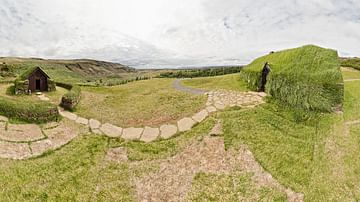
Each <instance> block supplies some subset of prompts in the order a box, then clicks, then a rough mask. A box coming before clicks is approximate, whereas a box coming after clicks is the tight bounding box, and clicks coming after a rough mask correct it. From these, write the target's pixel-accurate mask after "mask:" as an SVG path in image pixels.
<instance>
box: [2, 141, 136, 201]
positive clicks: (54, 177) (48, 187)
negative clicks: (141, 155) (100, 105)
mask: <svg viewBox="0 0 360 202" xmlns="http://www.w3.org/2000/svg"><path fill="white" fill-rule="evenodd" d="M106 148H107V139H106V138H104V137H99V136H96V137H95V136H81V137H79V138H77V139H76V140H74V141H73V142H72V143H71V144H69V145H67V146H65V147H64V148H63V149H61V150H58V151H55V152H50V153H48V154H46V155H45V156H43V157H41V158H36V159H31V160H26V161H11V160H0V162H1V163H0V189H1V190H2V191H1V192H0V198H1V200H2V201H59V200H60V201H90V200H94V199H101V198H103V199H104V198H106V199H107V200H111V199H113V200H120V201H132V200H133V198H132V189H131V186H130V181H129V177H130V172H131V171H130V170H129V167H128V166H127V165H124V164H113V163H110V162H105V161H104V160H103V158H104V152H105V150H106ZM104 188H107V189H106V190H103V189H104ZM114 190H116V191H114Z"/></svg>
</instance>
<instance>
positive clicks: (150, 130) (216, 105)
mask: <svg viewBox="0 0 360 202" xmlns="http://www.w3.org/2000/svg"><path fill="white" fill-rule="evenodd" d="M186 92H188V90H186ZM196 93H198V92H196ZM205 94H206V95H207V96H208V100H207V102H206V106H205V108H204V109H202V110H201V111H199V112H197V113H195V114H194V115H193V116H191V117H184V118H182V119H180V120H178V121H177V123H176V124H170V123H166V124H163V125H161V126H159V127H151V126H145V127H130V128H123V127H121V126H116V125H113V124H110V123H101V122H100V121H98V120H96V119H86V118H83V117H80V116H78V115H76V114H75V113H72V112H68V111H65V110H64V109H62V108H59V111H60V115H61V116H63V117H65V118H67V119H70V120H72V121H75V122H76V123H79V124H82V125H85V126H87V127H89V128H90V130H91V131H92V132H93V133H95V134H103V135H106V136H108V137H112V138H123V139H125V140H140V141H143V142H152V141H155V140H157V139H168V138H170V137H172V136H174V135H175V134H177V133H179V132H185V131H189V130H191V128H192V127H193V126H195V125H196V124H198V123H200V122H202V121H203V120H205V119H206V118H207V117H208V116H209V114H211V113H213V112H216V111H218V110H224V109H225V108H227V107H234V106H239V107H244V108H251V107H255V106H257V105H259V104H262V103H264V102H265V101H264V100H263V98H264V97H265V96H266V94H265V93H261V92H260V93H258V92H237V91H229V90H220V91H210V92H205Z"/></svg>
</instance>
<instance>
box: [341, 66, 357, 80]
mask: <svg viewBox="0 0 360 202" xmlns="http://www.w3.org/2000/svg"><path fill="white" fill-rule="evenodd" d="M342 70H343V71H342V74H343V78H344V80H346V79H360V71H359V70H356V69H353V68H342Z"/></svg>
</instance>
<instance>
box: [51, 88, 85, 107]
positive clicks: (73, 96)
mask: <svg viewBox="0 0 360 202" xmlns="http://www.w3.org/2000/svg"><path fill="white" fill-rule="evenodd" d="M56 85H57V86H60V87H63V88H65V89H68V90H69V92H67V93H66V94H64V95H63V96H62V98H61V103H60V106H62V107H63V108H65V109H67V110H74V109H75V107H76V105H77V104H78V103H79V101H80V95H81V88H80V87H79V86H78V85H73V84H67V83H61V82H57V83H56Z"/></svg>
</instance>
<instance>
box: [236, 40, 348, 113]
mask: <svg viewBox="0 0 360 202" xmlns="http://www.w3.org/2000/svg"><path fill="white" fill-rule="evenodd" d="M266 62H269V63H270V66H271V73H270V74H269V76H268V83H267V84H266V92H268V93H269V94H271V95H272V96H273V97H274V98H276V99H277V100H279V101H281V102H283V103H286V104H287V105H290V106H292V107H296V108H301V109H309V110H320V111H331V110H332V109H334V107H337V106H339V105H341V103H342V100H343V85H342V84H341V83H342V82H343V80H342V75H341V71H340V63H339V60H338V54H337V52H336V51H335V50H331V49H324V48H321V47H318V46H313V45H307V46H302V47H299V48H294V49H289V50H284V51H279V52H275V53H270V54H268V55H265V56H263V57H260V58H258V59H256V60H254V61H253V62H252V63H250V64H249V65H248V66H246V67H245V68H244V70H243V71H242V72H241V75H242V77H243V79H244V80H245V81H248V84H249V87H250V88H251V89H254V90H256V89H257V88H258V87H259V84H260V82H261V70H262V68H263V66H264V64H265V63H266Z"/></svg>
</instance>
